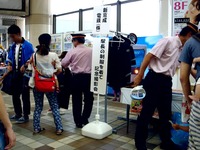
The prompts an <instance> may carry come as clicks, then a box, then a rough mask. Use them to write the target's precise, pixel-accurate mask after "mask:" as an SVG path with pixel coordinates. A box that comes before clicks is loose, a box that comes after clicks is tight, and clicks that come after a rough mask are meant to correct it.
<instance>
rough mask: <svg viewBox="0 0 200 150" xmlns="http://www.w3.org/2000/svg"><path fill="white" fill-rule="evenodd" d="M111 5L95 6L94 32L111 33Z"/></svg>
mask: <svg viewBox="0 0 200 150" xmlns="http://www.w3.org/2000/svg"><path fill="white" fill-rule="evenodd" d="M110 12H111V6H97V7H94V19H93V21H94V22H93V32H92V33H93V34H109V27H110Z"/></svg>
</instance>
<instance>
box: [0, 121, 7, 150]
mask: <svg viewBox="0 0 200 150" xmlns="http://www.w3.org/2000/svg"><path fill="white" fill-rule="evenodd" d="M4 131H5V129H4V126H3V124H2V123H0V150H4V149H5V144H6V141H5V135H4Z"/></svg>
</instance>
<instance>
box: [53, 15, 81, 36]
mask: <svg viewBox="0 0 200 150" xmlns="http://www.w3.org/2000/svg"><path fill="white" fill-rule="evenodd" d="M78 30H79V15H78V13H74V14H69V15H65V16H60V17H56V33H62V32H69V31H78Z"/></svg>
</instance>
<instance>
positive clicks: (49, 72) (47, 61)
mask: <svg viewBox="0 0 200 150" xmlns="http://www.w3.org/2000/svg"><path fill="white" fill-rule="evenodd" d="M34 58H35V54H34ZM33 61H34V63H35V59H34V60H33ZM54 61H55V68H56V70H55V68H54V66H53V65H52V62H54ZM36 62H37V65H36V67H37V70H38V71H39V72H40V73H41V74H42V75H43V76H46V77H52V76H53V74H54V73H55V72H56V71H57V70H58V69H61V62H60V59H59V58H58V55H57V54H56V53H53V52H49V54H48V55H46V56H42V55H39V54H36ZM34 74H35V73H34V69H33V76H34Z"/></svg>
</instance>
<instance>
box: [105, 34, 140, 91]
mask: <svg viewBox="0 0 200 150" xmlns="http://www.w3.org/2000/svg"><path fill="white" fill-rule="evenodd" d="M113 41H114V42H113ZM117 41H119V42H117ZM120 41H123V42H120ZM135 64H136V61H135V54H134V51H133V47H132V45H131V41H130V40H129V39H128V38H125V37H123V36H122V35H120V37H116V36H115V37H113V39H112V40H111V41H110V43H109V54H108V77H107V80H108V85H109V86H110V87H112V88H113V89H114V90H115V91H116V92H119V91H120V88H121V87H124V86H127V85H129V84H130V79H131V66H132V65H135Z"/></svg>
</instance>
